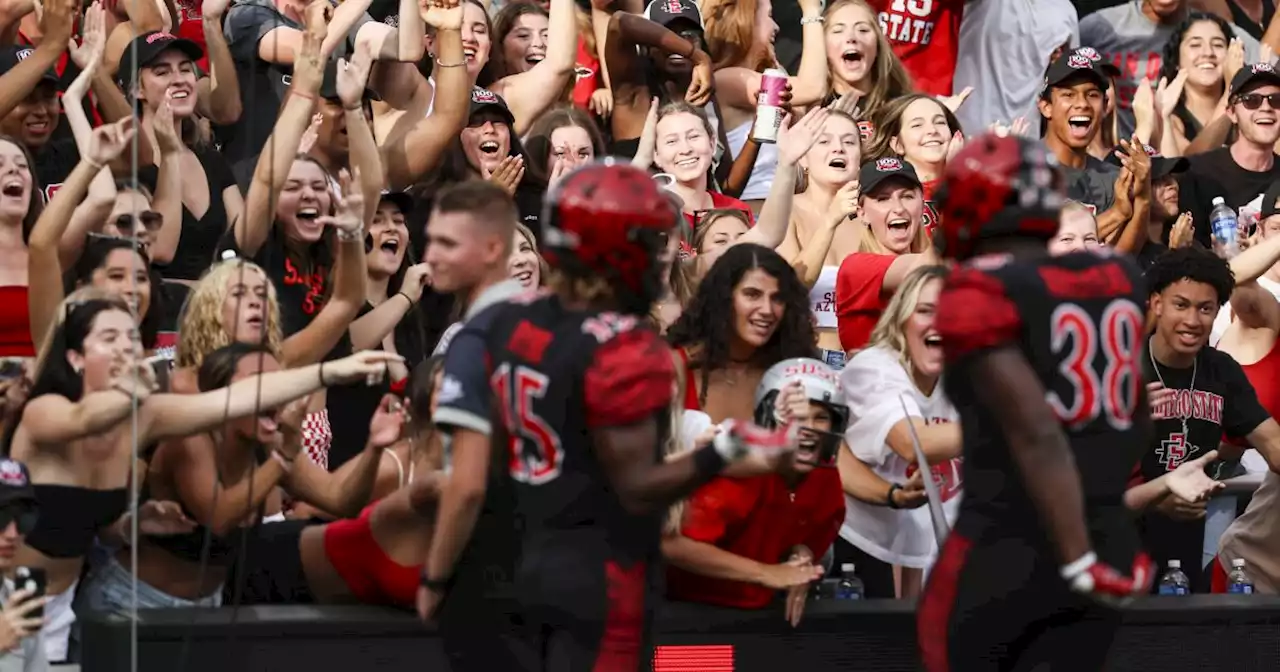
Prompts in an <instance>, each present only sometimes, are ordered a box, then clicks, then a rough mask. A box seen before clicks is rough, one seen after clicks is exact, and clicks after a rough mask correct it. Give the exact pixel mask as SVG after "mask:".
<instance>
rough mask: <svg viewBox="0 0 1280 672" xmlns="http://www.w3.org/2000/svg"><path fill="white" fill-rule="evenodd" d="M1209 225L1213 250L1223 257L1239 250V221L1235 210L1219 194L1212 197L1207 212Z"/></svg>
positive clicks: (1230, 256) (1235, 253) (1233, 254)
mask: <svg viewBox="0 0 1280 672" xmlns="http://www.w3.org/2000/svg"><path fill="white" fill-rule="evenodd" d="M1209 227H1210V230H1212V232H1213V251H1214V252H1216V253H1217V254H1218V256H1220V257H1222V258H1223V259H1230V258H1232V257H1234V256H1236V255H1237V254H1239V252H1240V222H1239V220H1238V219H1236V211H1235V210H1232V209H1231V208H1229V207H1227V204H1226V201H1224V200H1223V198H1222V197H1221V196H1218V197H1216V198H1214V199H1213V210H1212V211H1211V212H1210V213H1209Z"/></svg>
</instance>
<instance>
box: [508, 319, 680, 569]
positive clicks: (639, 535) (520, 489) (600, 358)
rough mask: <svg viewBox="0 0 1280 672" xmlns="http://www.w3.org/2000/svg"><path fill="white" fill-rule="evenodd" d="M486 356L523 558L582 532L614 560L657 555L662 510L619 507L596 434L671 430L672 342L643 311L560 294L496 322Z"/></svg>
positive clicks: (656, 450) (656, 449)
mask: <svg viewBox="0 0 1280 672" xmlns="http://www.w3.org/2000/svg"><path fill="white" fill-rule="evenodd" d="M487 351H488V358H489V366H488V368H489V372H490V373H489V384H490V389H491V391H492V396H493V403H494V406H495V408H496V413H495V422H497V423H499V424H500V425H501V427H500V428H498V429H495V431H494V434H493V436H494V441H495V442H499V443H501V442H505V444H506V445H505V451H504V450H503V448H504V446H502V445H497V446H495V453H496V454H505V463H506V468H507V472H508V475H509V477H510V479H511V483H512V490H513V491H514V493H515V508H516V515H517V516H518V517H519V518H520V519H521V520H522V521H523V536H524V537H525V540H526V541H525V544H524V545H525V554H526V555H527V554H528V553H529V552H530V551H531V546H539V545H546V544H552V543H558V541H556V540H564V539H565V538H566V536H568V535H572V536H574V537H576V538H578V539H583V538H584V535H585V536H586V537H590V539H591V542H589V543H590V544H591V545H593V546H595V547H597V548H602V549H607V551H606V552H607V553H609V554H611V555H617V556H621V557H628V558H631V559H635V560H639V559H642V558H645V557H649V556H651V555H652V553H653V552H654V551H655V549H656V547H657V543H658V535H659V530H660V514H657V515H651V516H636V515H632V514H630V513H628V512H626V511H625V510H624V509H623V507H622V506H621V504H620V502H619V500H618V498H617V496H616V495H615V494H614V493H613V491H612V489H611V487H610V484H609V481H608V478H607V477H606V474H605V473H604V471H603V469H602V468H601V465H600V462H599V460H598V459H597V458H596V454H595V451H594V447H593V442H592V438H591V431H592V430H593V429H595V428H601V427H624V426H628V425H632V424H635V423H637V422H640V421H642V420H645V419H647V418H650V417H654V416H657V417H658V418H659V420H660V422H662V429H663V431H660V433H659V434H660V436H661V435H662V434H664V433H665V424H666V423H665V422H664V420H665V418H667V417H668V415H669V414H668V413H667V411H668V409H669V408H670V405H671V395H672V387H673V381H674V373H673V366H672V359H671V354H670V350H669V349H668V348H667V346H666V344H665V343H664V342H663V341H662V339H661V338H659V336H658V335H657V334H656V333H654V332H653V331H652V330H651V329H650V328H649V327H648V326H647V325H646V324H645V323H644V321H643V320H642V319H641V318H639V317H637V316H633V315H621V314H616V313H601V312H583V311H573V310H568V309H566V308H565V307H564V306H563V305H562V304H561V302H560V301H559V299H558V298H556V297H555V296H542V297H534V296H529V297H526V298H525V299H523V300H516V301H513V302H512V305H510V306H508V307H506V308H504V310H503V311H502V313H501V315H500V316H498V317H497V318H496V319H495V321H494V322H493V324H492V326H491V327H490V330H489V334H488V342H487ZM500 430H505V431H500ZM660 459H662V456H661V442H659V443H656V444H655V445H654V446H653V460H654V461H655V462H657V461H658V460H660Z"/></svg>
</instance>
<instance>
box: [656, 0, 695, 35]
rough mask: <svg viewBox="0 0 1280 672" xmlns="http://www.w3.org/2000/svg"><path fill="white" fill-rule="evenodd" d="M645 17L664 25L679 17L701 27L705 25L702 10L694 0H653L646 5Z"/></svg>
mask: <svg viewBox="0 0 1280 672" xmlns="http://www.w3.org/2000/svg"><path fill="white" fill-rule="evenodd" d="M644 18H646V19H649V20H650V21H653V22H654V23H657V24H659V25H661V26H663V27H666V26H669V25H671V24H672V23H674V22H675V21H676V20H678V19H684V20H686V21H692V22H693V24H694V25H696V26H697V27H699V28H703V27H704V26H703V23H702V12H700V11H698V5H697V4H695V3H694V2H693V0H653V2H650V3H649V6H648V7H645V9H644Z"/></svg>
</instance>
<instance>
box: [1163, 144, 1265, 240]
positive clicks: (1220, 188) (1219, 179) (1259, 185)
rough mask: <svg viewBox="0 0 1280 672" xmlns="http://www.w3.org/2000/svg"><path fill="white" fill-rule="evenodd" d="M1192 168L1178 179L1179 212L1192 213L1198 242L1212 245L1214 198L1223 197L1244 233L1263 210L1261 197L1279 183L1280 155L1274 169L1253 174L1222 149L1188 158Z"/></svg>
mask: <svg viewBox="0 0 1280 672" xmlns="http://www.w3.org/2000/svg"><path fill="white" fill-rule="evenodd" d="M1189 161H1190V164H1191V165H1190V166H1189V167H1188V168H1187V172H1185V173H1183V174H1182V177H1181V178H1180V179H1179V180H1178V186H1179V191H1178V209H1179V210H1181V211H1183V212H1188V211H1189V212H1191V216H1192V217H1194V218H1195V221H1196V222H1203V223H1202V224H1200V225H1199V226H1196V227H1195V236H1196V242H1198V243H1200V244H1201V245H1204V246H1205V247H1209V246H1210V238H1209V236H1210V233H1211V228H1212V227H1210V226H1209V213H1210V212H1211V211H1212V210H1213V199H1214V197H1216V196H1221V197H1223V199H1224V200H1225V201H1226V204H1227V205H1229V206H1231V208H1233V209H1234V210H1235V211H1236V214H1237V215H1239V217H1240V227H1241V229H1242V231H1243V230H1244V229H1246V228H1247V227H1248V226H1249V225H1250V224H1253V223H1256V222H1257V221H1258V213H1259V211H1260V210H1261V209H1262V194H1263V193H1264V192H1266V190H1267V187H1270V186H1271V185H1272V184H1273V183H1275V182H1276V181H1277V180H1280V156H1277V157H1276V162H1275V164H1274V165H1272V167H1271V170H1268V171H1265V172H1261V173H1258V172H1254V171H1252V170H1245V169H1244V168H1241V167H1240V166H1239V165H1238V164H1237V163H1236V161H1235V159H1233V158H1231V149H1230V148H1228V147H1223V148H1221V149H1215V150H1213V151H1211V152H1205V153H1204V154H1196V155H1194V156H1192V157H1189Z"/></svg>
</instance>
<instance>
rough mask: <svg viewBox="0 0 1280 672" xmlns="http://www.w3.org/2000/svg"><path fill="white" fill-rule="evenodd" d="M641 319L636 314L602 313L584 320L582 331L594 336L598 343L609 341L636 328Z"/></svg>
mask: <svg viewBox="0 0 1280 672" xmlns="http://www.w3.org/2000/svg"><path fill="white" fill-rule="evenodd" d="M639 324H640V320H638V319H637V318H636V316H634V315H620V314H618V313H600V314H599V315H596V316H594V317H588V318H587V319H585V320H583V321H582V333H584V334H586V335H588V336H592V337H594V338H595V339H596V342H597V343H608V342H609V341H612V340H613V339H614V338H616V337H617V336H618V334H625V333H626V332H628V331H631V330H632V329H635V328H636V326H637V325H639Z"/></svg>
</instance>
